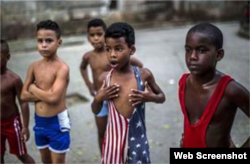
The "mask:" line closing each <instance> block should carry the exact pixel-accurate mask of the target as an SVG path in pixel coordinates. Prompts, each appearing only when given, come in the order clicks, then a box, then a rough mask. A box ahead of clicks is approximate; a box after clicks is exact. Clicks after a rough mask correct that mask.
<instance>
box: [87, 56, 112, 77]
mask: <svg viewBox="0 0 250 164" xmlns="http://www.w3.org/2000/svg"><path fill="white" fill-rule="evenodd" d="M89 64H90V67H91V69H92V71H93V72H101V73H102V72H105V71H109V70H110V64H109V61H108V59H107V57H106V56H104V55H102V56H97V55H96V56H94V57H92V58H91V59H90V61H89Z"/></svg>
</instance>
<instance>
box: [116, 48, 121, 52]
mask: <svg viewBox="0 0 250 164" xmlns="http://www.w3.org/2000/svg"><path fill="white" fill-rule="evenodd" d="M115 50H116V51H119V52H122V50H123V48H121V47H117V48H116V49H115Z"/></svg>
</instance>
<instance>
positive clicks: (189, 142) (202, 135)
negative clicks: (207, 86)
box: [179, 74, 233, 148]
mask: <svg viewBox="0 0 250 164" xmlns="http://www.w3.org/2000/svg"><path fill="white" fill-rule="evenodd" d="M188 75H189V74H184V75H183V76H182V77H181V79H180V81H179V101H180V105H181V109H182V113H183V115H184V139H183V147H184V148H187V147H191V148H197V147H198V148H205V147H207V145H206V130H207V127H208V125H209V123H210V121H211V118H212V117H213V115H214V113H215V111H216V109H217V106H218V105H219V103H220V100H221V98H222V96H223V93H224V91H225V89H226V86H227V84H228V83H229V82H230V81H231V80H233V79H232V78H231V77H229V76H227V75H225V76H223V77H222V78H221V80H220V82H219V84H218V85H217V87H216V89H215V91H214V93H213V95H212V96H211V98H210V100H209V102H208V105H207V107H206V109H205V110H204V113H203V114H202V116H201V118H200V120H199V121H198V122H197V123H195V124H190V122H189V118H188V115H187V111H186V104H185V88H186V79H187V77H188Z"/></svg>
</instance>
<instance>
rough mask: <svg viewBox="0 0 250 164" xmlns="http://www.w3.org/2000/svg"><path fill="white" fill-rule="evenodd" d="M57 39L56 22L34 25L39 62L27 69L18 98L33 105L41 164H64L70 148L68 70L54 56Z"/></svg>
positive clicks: (59, 43)
mask: <svg viewBox="0 0 250 164" xmlns="http://www.w3.org/2000/svg"><path fill="white" fill-rule="evenodd" d="M60 35H61V32H60V29H59V26H58V25H57V23H56V22H53V21H51V20H46V21H41V22H40V23H39V24H37V49H38V51H39V53H40V54H41V56H42V57H43V58H42V59H41V60H38V61H36V62H34V63H32V64H31V65H30V67H29V69H28V72H27V78H26V81H25V83H24V86H23V90H22V96H21V98H22V100H24V101H29V102H35V126H34V131H35V141H36V145H37V148H38V149H39V151H40V154H41V159H42V162H43V163H65V156H66V152H67V151H69V145H70V135H69V130H70V120H69V117H68V111H67V109H66V108H67V107H66V103H65V101H66V99H65V96H66V90H67V86H68V83H69V67H68V66H67V64H65V63H64V62H63V61H62V59H60V58H59V57H58V55H57V49H58V47H59V46H60V45H61V43H62V40H61V38H60Z"/></svg>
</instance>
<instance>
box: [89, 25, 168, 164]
mask: <svg viewBox="0 0 250 164" xmlns="http://www.w3.org/2000/svg"><path fill="white" fill-rule="evenodd" d="M134 40H135V38H134V30H133V28H132V27H131V26H130V25H129V24H127V23H114V24H112V25H110V26H109V27H108V28H107V30H106V34H105V42H106V51H107V56H108V60H109V62H110V65H111V67H112V69H111V71H110V72H105V73H103V74H102V75H101V76H100V78H99V81H100V82H102V83H103V84H102V87H101V88H100V89H99V90H98V92H97V94H96V95H95V98H94V100H93V102H92V111H93V112H94V113H95V114H98V113H99V112H100V109H101V106H102V102H103V101H104V100H106V101H107V102H108V109H109V116H108V118H109V120H108V124H107V128H106V129H107V130H106V133H105V138H104V142H103V145H102V157H101V163H103V164H110V163H112V164H114V163H151V161H150V154H149V145H148V140H147V135H146V126H145V102H156V103H163V102H164V101H165V95H164V93H163V92H162V90H161V89H160V87H159V86H158V85H157V84H156V82H155V79H154V76H153V74H152V73H151V71H150V70H148V69H146V68H137V67H134V66H132V65H131V64H130V62H129V59H130V56H131V55H132V54H133V53H134V52H135V46H134V43H135V41H134ZM133 88H136V89H133Z"/></svg>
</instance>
